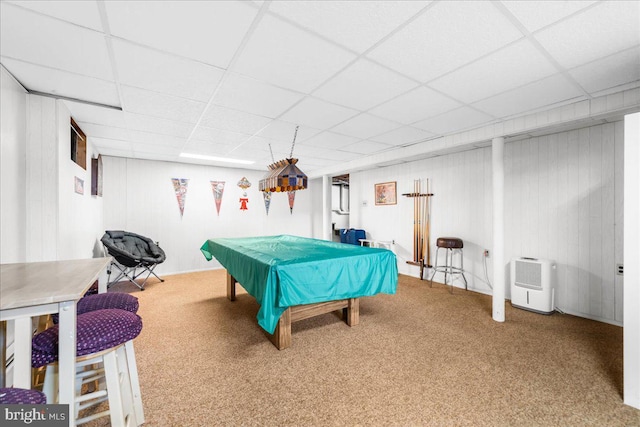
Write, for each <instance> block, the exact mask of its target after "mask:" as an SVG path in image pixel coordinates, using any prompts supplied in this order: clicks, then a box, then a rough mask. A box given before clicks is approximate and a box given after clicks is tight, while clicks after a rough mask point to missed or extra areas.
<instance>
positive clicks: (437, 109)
mask: <svg viewBox="0 0 640 427" xmlns="http://www.w3.org/2000/svg"><path fill="white" fill-rule="evenodd" d="M460 105H461V104H460V103H459V102H457V101H454V100H453V99H451V98H448V97H446V96H444V95H442V94H440V93H438V92H436V91H435V90H432V89H429V88H426V87H419V88H417V89H414V90H412V91H411V92H409V93H406V94H404V95H402V96H399V97H398V98H396V99H393V100H391V101H389V102H386V103H384V104H382V105H380V106H379V107H376V108H374V109H372V110H371V111H370V112H371V113H372V114H375V115H376V116H379V117H384V118H386V119H391V120H395V121H397V122H400V123H404V124H410V123H414V122H416V121H418V120H423V119H426V118H427V117H432V116H435V115H438V114H441V113H444V112H446V111H450V110H453V109H454V108H457V107H459V106H460Z"/></svg>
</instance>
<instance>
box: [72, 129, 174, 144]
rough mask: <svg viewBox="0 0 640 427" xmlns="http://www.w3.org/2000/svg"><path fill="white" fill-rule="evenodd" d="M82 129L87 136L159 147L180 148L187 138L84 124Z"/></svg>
mask: <svg viewBox="0 0 640 427" xmlns="http://www.w3.org/2000/svg"><path fill="white" fill-rule="evenodd" d="M80 128H81V129H82V130H83V131H84V133H85V134H87V136H92V137H94V138H103V139H114V140H120V141H131V142H133V143H140V144H150V145H157V146H168V147H180V146H182V145H183V144H184V143H185V141H186V138H179V137H175V136H170V135H163V134H159V133H155V132H142V131H138V130H131V129H124V128H116V127H113V126H103V125H96V124H90V123H83V124H82V125H80Z"/></svg>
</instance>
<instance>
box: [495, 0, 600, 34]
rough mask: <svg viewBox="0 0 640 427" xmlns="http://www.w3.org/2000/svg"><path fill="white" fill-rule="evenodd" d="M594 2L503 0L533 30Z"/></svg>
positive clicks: (525, 25)
mask: <svg viewBox="0 0 640 427" xmlns="http://www.w3.org/2000/svg"><path fill="white" fill-rule="evenodd" d="M593 3H595V2H594V1H578V0H569V1H567V0H564V1H557V0H556V1H545V2H544V4H541V2H540V1H531V0H521V1H513V0H509V1H503V2H502V4H504V5H505V6H506V7H507V8H508V9H509V11H510V12H511V13H512V14H513V15H514V16H515V17H516V18H517V19H518V21H520V23H521V24H522V25H524V27H525V28H526V29H527V30H529V31H531V32H534V31H536V30H539V29H540V28H542V27H546V26H547V25H549V24H553V23H554V22H557V21H559V20H561V19H562V18H564V17H566V16H569V15H571V14H573V13H576V12H577V11H579V10H581V9H584V8H585V7H587V6H589V5H591V4H593Z"/></svg>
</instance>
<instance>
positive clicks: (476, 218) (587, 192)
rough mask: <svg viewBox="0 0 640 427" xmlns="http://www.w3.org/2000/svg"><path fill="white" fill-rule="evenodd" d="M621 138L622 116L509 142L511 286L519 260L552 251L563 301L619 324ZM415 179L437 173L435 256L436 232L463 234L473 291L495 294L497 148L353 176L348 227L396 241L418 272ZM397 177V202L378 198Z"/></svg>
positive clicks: (410, 270)
mask: <svg viewBox="0 0 640 427" xmlns="http://www.w3.org/2000/svg"><path fill="white" fill-rule="evenodd" d="M623 144H624V141H623V127H622V122H614V123H607V124H603V125H598V126H592V127H588V128H583V129H579V130H573V131H569V132H562V133H557V134H551V135H546V136H541V137H537V138H530V139H526V140H521V141H517V142H511V143H507V144H506V145H505V256H506V260H507V265H505V271H504V274H505V275H506V278H507V281H506V283H507V284H509V283H510V277H509V268H508V267H509V265H508V262H509V261H510V260H511V259H512V258H514V257H521V256H527V257H535V258H545V259H551V260H553V261H554V262H555V265H556V269H555V270H554V272H553V277H554V279H555V284H556V306H557V307H558V308H560V309H561V310H563V311H565V312H567V313H572V314H576V315H580V316H583V317H588V318H593V319H597V320H603V321H606V322H610V323H615V324H621V322H622V283H623V282H622V276H618V275H617V274H616V264H618V263H622V243H623V241H622V232H623V228H622V225H623V221H622V220H623V218H622V208H623V199H622V195H623ZM417 178H421V179H426V178H429V179H430V180H431V190H432V192H433V193H435V196H434V197H433V200H432V211H431V212H432V217H431V218H432V219H431V227H432V238H431V247H432V254H435V239H436V238H437V237H438V236H449V235H450V236H456V237H460V238H462V239H463V240H464V243H465V248H464V265H465V270H466V271H467V274H466V276H467V279H468V280H469V285H470V289H474V290H476V291H479V292H483V293H491V287H490V284H489V283H487V281H486V279H485V274H484V268H485V266H484V259H483V255H482V253H483V250H484V249H485V248H486V249H489V250H490V251H491V249H492V241H491V240H492V224H491V218H492V205H491V200H492V194H491V192H492V189H491V148H479V149H476V150H471V151H466V152H462V153H455V154H450V155H445V156H441V157H434V158H430V159H425V160H418V161H415V162H410V163H403V164H399V165H394V166H389V167H385V168H380V169H375V170H370V171H366V172H358V173H353V174H351V223H350V226H351V227H354V228H364V229H365V230H366V231H367V234H368V236H369V237H372V238H375V239H380V240H395V241H396V254H397V255H398V258H399V266H398V267H399V269H400V272H402V273H405V274H411V275H413V276H417V275H418V270H417V268H416V267H413V266H409V265H407V264H406V262H405V261H407V260H410V259H411V258H412V252H413V248H412V230H413V203H412V201H411V200H410V199H407V198H406V197H402V196H400V193H406V192H410V191H411V188H412V182H413V179H417ZM394 180H397V181H398V193H399V195H398V204H397V205H395V206H375V205H374V197H373V186H374V184H375V183H377V182H386V181H394ZM490 255H491V252H490ZM432 256H433V255H432ZM432 261H433V259H432ZM491 264H492V263H491V262H490V260H487V266H486V268H487V272H488V277H489V279H490V280H489V281H491V278H492V277H493V275H494V272H493V271H492V270H493V269H492V265H491ZM437 279H438V276H436V280H437ZM440 279H442V278H440ZM456 286H462V282H456ZM507 288H509V287H508V286H507ZM509 295H510V292H509V289H507V296H509Z"/></svg>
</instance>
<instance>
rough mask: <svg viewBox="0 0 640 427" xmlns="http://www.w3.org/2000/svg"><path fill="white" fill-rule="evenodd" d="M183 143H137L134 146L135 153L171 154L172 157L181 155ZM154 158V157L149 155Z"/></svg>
mask: <svg viewBox="0 0 640 427" xmlns="http://www.w3.org/2000/svg"><path fill="white" fill-rule="evenodd" d="M181 149H182V145H179V146H172V145H159V144H144V143H137V144H135V145H134V146H133V154H134V155H140V154H151V155H170V156H172V157H175V156H179V155H180V153H181V152H182V150H181ZM147 158H152V157H147Z"/></svg>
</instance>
